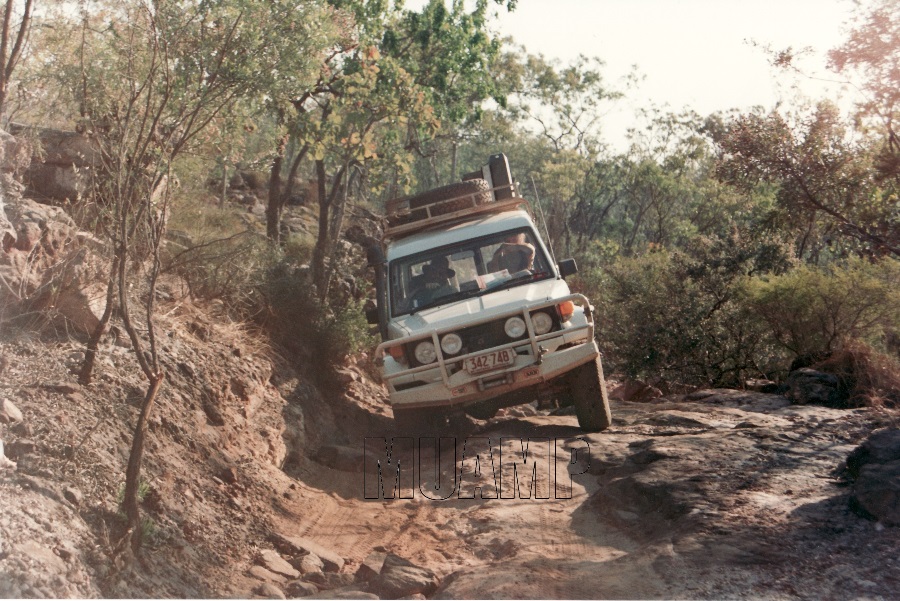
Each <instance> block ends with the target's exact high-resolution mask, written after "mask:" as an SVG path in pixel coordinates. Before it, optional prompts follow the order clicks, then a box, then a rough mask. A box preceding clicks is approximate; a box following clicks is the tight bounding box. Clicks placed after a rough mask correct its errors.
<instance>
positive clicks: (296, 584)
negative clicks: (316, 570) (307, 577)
mask: <svg viewBox="0 0 900 601" xmlns="http://www.w3.org/2000/svg"><path fill="white" fill-rule="evenodd" d="M318 592H319V588H318V587H317V586H316V585H315V584H313V583H312V582H303V581H302V580H295V581H293V582H291V583H290V584H288V585H287V588H285V593H287V594H288V595H290V596H291V597H292V598H297V597H309V596H310V595H315V594H316V593H318Z"/></svg>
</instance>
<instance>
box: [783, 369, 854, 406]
mask: <svg viewBox="0 0 900 601" xmlns="http://www.w3.org/2000/svg"><path fill="white" fill-rule="evenodd" d="M785 384H786V385H787V387H788V391H787V393H786V394H785V396H787V398H788V399H790V400H791V402H792V403H794V404H795V405H809V404H814V405H825V406H826V407H836V408H841V407H845V406H846V401H847V399H846V398H843V395H842V394H841V392H840V381H839V380H838V378H837V376H835V375H833V374H827V373H825V372H821V371H816V370H815V369H812V368H809V367H803V368H801V369H798V370H795V371H792V372H791V373H790V375H789V376H788V377H787V381H786V382H785Z"/></svg>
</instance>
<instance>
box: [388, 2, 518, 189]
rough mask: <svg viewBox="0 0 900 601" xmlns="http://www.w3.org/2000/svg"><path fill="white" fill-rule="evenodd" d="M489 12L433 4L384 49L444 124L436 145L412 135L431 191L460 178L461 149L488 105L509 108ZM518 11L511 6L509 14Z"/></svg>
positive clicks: (408, 19)
mask: <svg viewBox="0 0 900 601" xmlns="http://www.w3.org/2000/svg"><path fill="white" fill-rule="evenodd" d="M497 4H503V2H502V1H499V2H497ZM489 6H490V2H489V1H488V0H479V1H477V2H475V3H474V4H473V5H471V6H470V7H469V8H467V7H466V3H464V2H462V1H460V0H454V1H453V2H451V5H450V6H449V7H448V6H447V5H446V4H445V2H444V1H443V0H430V1H429V2H428V3H427V4H426V5H425V6H424V7H423V8H422V12H420V13H419V12H415V11H404V12H403V13H402V14H401V16H400V18H399V19H398V21H397V23H396V24H394V25H392V26H391V27H389V28H388V29H387V30H386V31H385V33H384V36H383V38H382V41H381V44H380V47H381V50H382V52H383V53H384V54H385V55H388V56H391V57H393V58H395V59H396V60H398V61H399V62H400V65H401V66H402V67H403V68H404V69H405V70H406V71H407V72H409V73H410V74H412V77H413V80H414V82H415V84H416V85H417V86H418V87H419V88H420V89H421V90H422V92H423V93H424V94H425V98H426V101H427V102H428V104H429V105H430V106H431V107H433V109H434V114H435V117H436V118H437V119H438V120H439V121H440V124H441V128H440V130H439V131H437V132H436V133H435V135H434V136H433V137H431V138H430V139H428V138H422V137H421V136H420V135H418V134H419V132H418V131H416V130H410V131H409V132H408V139H407V145H408V146H410V148H413V149H414V150H415V152H416V153H417V155H418V156H419V157H421V159H423V164H425V165H427V168H426V169H421V170H419V171H418V172H417V175H418V176H419V179H420V180H421V181H423V182H429V183H430V187H434V186H439V185H441V184H442V183H446V181H448V180H449V181H456V179H457V178H458V170H459V160H458V150H459V144H460V143H461V142H462V141H463V140H465V139H466V138H467V137H469V136H471V135H472V133H473V130H474V128H476V127H477V125H478V123H479V122H480V121H481V118H482V116H483V115H484V104H485V101H486V100H493V102H494V103H496V105H498V106H501V107H502V106H505V104H506V95H507V93H508V89H507V86H505V84H504V80H505V79H506V70H505V69H504V68H503V66H504V65H503V64H502V63H500V62H499V59H500V57H501V50H502V42H501V40H500V38H499V37H497V36H495V35H493V34H491V32H490V30H489V28H488V17H489V14H488V9H489ZM513 7H514V3H507V9H508V10H512V9H513ZM392 192H393V191H392Z"/></svg>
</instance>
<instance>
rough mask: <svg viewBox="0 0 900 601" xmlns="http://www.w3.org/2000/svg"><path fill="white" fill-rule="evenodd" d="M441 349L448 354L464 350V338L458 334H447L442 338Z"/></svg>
mask: <svg viewBox="0 0 900 601" xmlns="http://www.w3.org/2000/svg"><path fill="white" fill-rule="evenodd" d="M441 349H442V350H443V351H444V352H445V353H447V354H448V355H455V354H456V353H458V352H459V351H461V350H462V338H460V337H459V335H458V334H452V333H451V334H447V335H446V336H444V337H443V338H441Z"/></svg>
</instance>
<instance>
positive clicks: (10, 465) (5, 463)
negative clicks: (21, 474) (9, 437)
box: [0, 440, 16, 470]
mask: <svg viewBox="0 0 900 601" xmlns="http://www.w3.org/2000/svg"><path fill="white" fill-rule="evenodd" d="M15 468H16V462H15V461H10V460H9V459H7V458H6V455H4V454H3V441H2V440H0V470H2V469H15Z"/></svg>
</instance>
